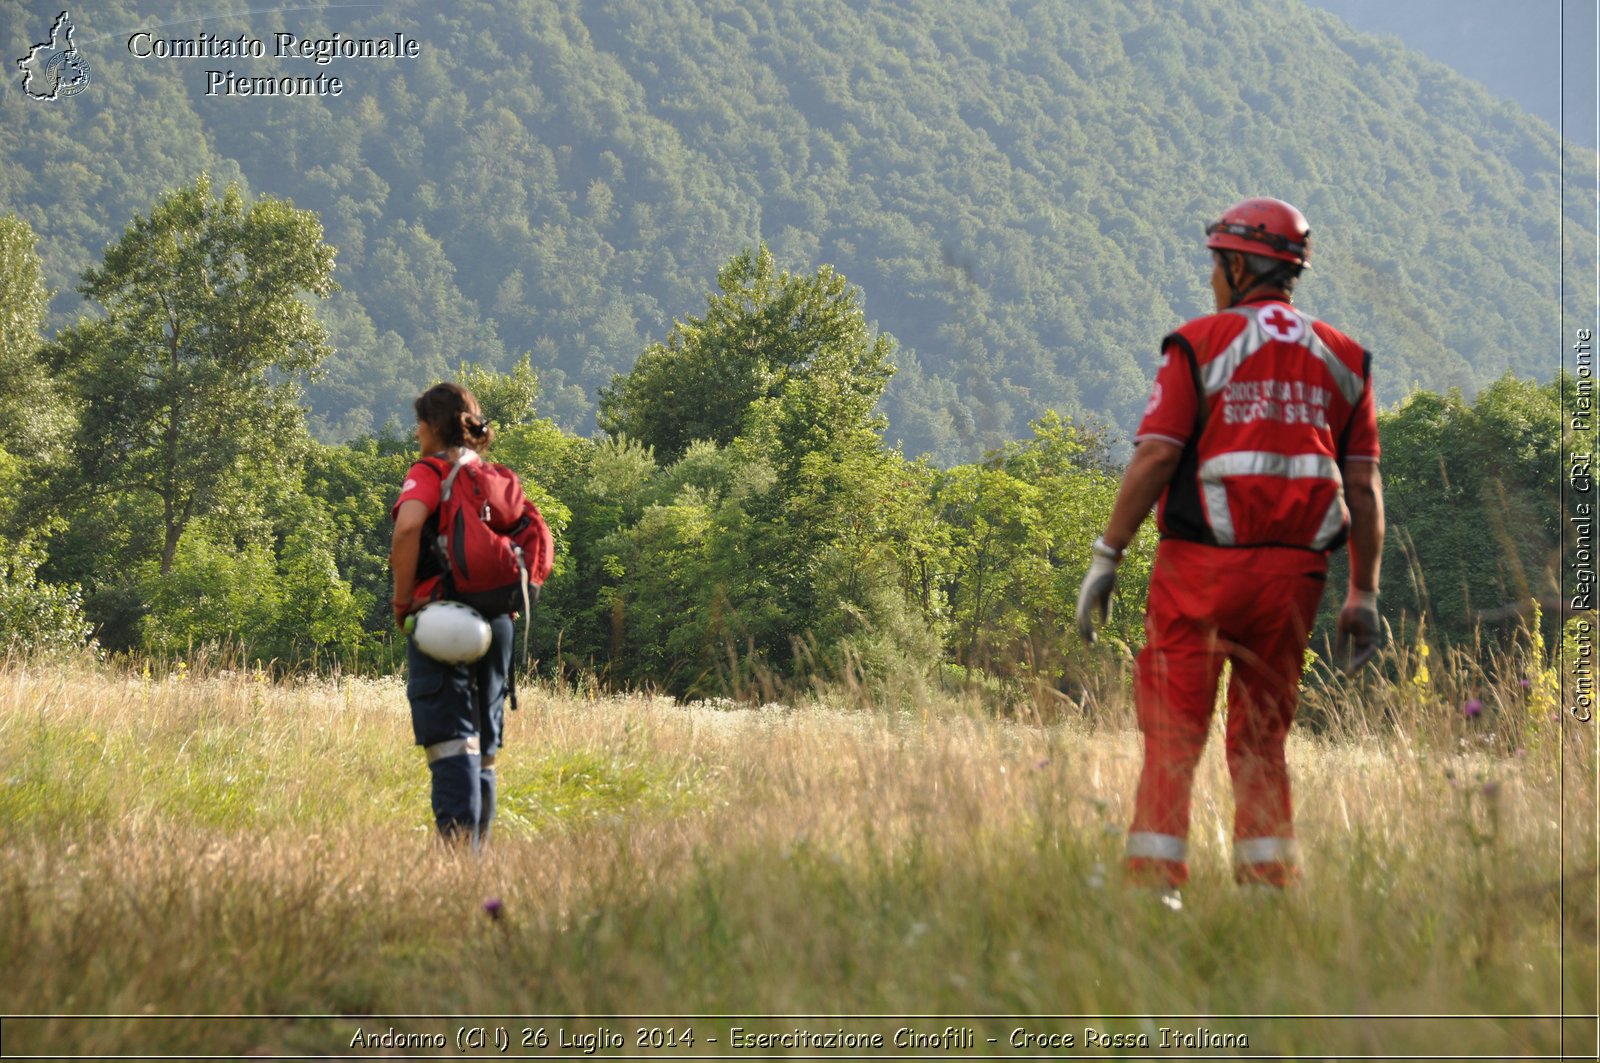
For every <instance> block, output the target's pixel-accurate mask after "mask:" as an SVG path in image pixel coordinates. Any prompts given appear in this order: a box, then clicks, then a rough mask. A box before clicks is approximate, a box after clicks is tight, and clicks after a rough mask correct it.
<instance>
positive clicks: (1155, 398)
mask: <svg viewBox="0 0 1600 1063" xmlns="http://www.w3.org/2000/svg"><path fill="white" fill-rule="evenodd" d="M1160 405H1161V381H1159V380H1157V381H1156V386H1155V390H1153V391H1151V392H1150V401H1149V402H1147V403H1145V404H1144V415H1145V416H1146V417H1149V416H1150V415H1151V414H1152V413H1155V412H1156V408H1157V407H1159V406H1160Z"/></svg>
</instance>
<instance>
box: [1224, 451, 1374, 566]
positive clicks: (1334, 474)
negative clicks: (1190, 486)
mask: <svg viewBox="0 0 1600 1063" xmlns="http://www.w3.org/2000/svg"><path fill="white" fill-rule="evenodd" d="M1225 476H1281V477H1283V478H1284V479H1288V480H1331V481H1333V483H1334V485H1335V486H1339V487H1342V486H1343V485H1344V479H1343V478H1342V477H1341V476H1340V475H1339V463H1338V462H1336V461H1334V460H1333V459H1332V458H1330V457H1328V456H1327V455H1326V454H1274V453H1273V452H1272V451H1270V450H1236V451H1233V452H1232V453H1229V454H1218V455H1217V456H1216V457H1214V458H1211V459H1210V460H1208V461H1206V462H1204V463H1202V464H1201V466H1200V489H1201V490H1202V491H1203V492H1204V493H1205V500H1206V520H1207V521H1208V522H1209V523H1210V525H1211V534H1212V535H1213V536H1215V537H1216V540H1217V545H1218V546H1232V545H1233V544H1234V543H1235V542H1236V541H1237V537H1236V536H1235V534H1234V530H1233V511H1232V510H1230V509H1229V508H1228V489H1227V487H1226V486H1225V485H1224V484H1223V477H1225ZM1344 517H1345V509H1344V499H1343V498H1342V497H1340V496H1338V495H1335V496H1334V500H1333V503H1332V505H1330V506H1329V507H1328V512H1327V513H1326V514H1324V515H1323V518H1322V526H1321V527H1320V528H1318V529H1317V538H1316V541H1315V542H1313V543H1312V545H1313V546H1315V547H1316V548H1318V549H1321V548H1322V547H1324V546H1326V545H1327V544H1328V543H1330V542H1332V541H1333V537H1334V536H1335V535H1337V534H1339V531H1340V530H1341V529H1342V528H1343V527H1344Z"/></svg>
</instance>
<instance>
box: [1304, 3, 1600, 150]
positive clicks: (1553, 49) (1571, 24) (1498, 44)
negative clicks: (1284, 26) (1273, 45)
mask: <svg viewBox="0 0 1600 1063" xmlns="http://www.w3.org/2000/svg"><path fill="white" fill-rule="evenodd" d="M1307 2H1308V3H1309V4H1311V5H1312V6H1313V7H1320V8H1324V9H1325V10H1328V11H1331V12H1333V13H1334V14H1336V15H1338V16H1339V17H1340V18H1342V19H1344V20H1345V21H1346V22H1348V23H1349V24H1350V25H1351V26H1353V27H1354V28H1356V29H1358V30H1362V31H1364V32H1367V33H1380V34H1391V35H1393V36H1396V37H1399V38H1400V39H1401V40H1402V41H1404V42H1405V43H1406V45H1407V46H1408V47H1411V48H1415V49H1416V50H1417V51H1419V52H1422V53H1423V54H1424V55H1427V56H1428V57H1429V58H1432V59H1436V60H1438V61H1439V62H1441V63H1445V64H1447V65H1449V66H1451V67H1454V68H1455V69H1456V70H1458V71H1460V72H1461V73H1462V74H1464V75H1466V76H1467V77H1470V78H1472V79H1473V80H1475V81H1477V82H1478V83H1479V84H1481V85H1483V86H1484V87H1485V88H1487V89H1489V91H1491V92H1493V93H1495V94H1496V95H1498V96H1503V97H1506V98H1507V99H1512V100H1515V101H1517V102H1518V103H1520V104H1522V106H1524V107H1526V108H1527V109H1528V110H1529V111H1531V112H1533V113H1534V114H1536V115H1538V116H1539V117H1540V118H1543V119H1545V120H1546V121H1547V122H1549V123H1550V124H1551V125H1553V126H1556V127H1557V128H1558V129H1562V130H1563V131H1564V132H1565V134H1566V136H1567V139H1568V140H1570V141H1572V142H1574V143H1576V144H1582V145H1585V146H1587V147H1591V148H1592V147H1594V146H1595V144H1596V141H1597V138H1596V132H1595V113H1596V111H1595V79H1596V60H1595V52H1596V46H1595V3H1594V0H1520V2H1517V3H1508V2H1507V0H1307ZM1563 58H1564V59H1565V70H1563V67H1562V63H1563ZM1563 80H1564V81H1565V91H1564V92H1563ZM1563 111H1564V112H1565V113H1564V114H1563Z"/></svg>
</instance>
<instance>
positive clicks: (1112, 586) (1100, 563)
mask: <svg viewBox="0 0 1600 1063" xmlns="http://www.w3.org/2000/svg"><path fill="white" fill-rule="evenodd" d="M1093 549H1094V560H1093V561H1091V562H1090V563H1089V571H1088V572H1087V573H1086V574H1085V575H1084V577H1083V586H1081V587H1079V588H1078V635H1079V636H1080V637H1082V639H1083V641H1085V642H1093V641H1094V640H1095V632H1094V625H1095V619H1094V613H1095V610H1097V609H1098V610H1099V611H1100V622H1101V623H1104V622H1105V621H1106V619H1107V618H1108V617H1110V615H1111V592H1112V591H1114V590H1116V589H1117V564H1118V563H1119V562H1120V561H1121V560H1122V551H1121V550H1113V549H1112V548H1111V547H1109V546H1107V545H1106V541H1105V539H1104V538H1100V539H1096V540H1095V541H1094V548H1093Z"/></svg>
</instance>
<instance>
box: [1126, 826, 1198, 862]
mask: <svg viewBox="0 0 1600 1063" xmlns="http://www.w3.org/2000/svg"><path fill="white" fill-rule="evenodd" d="M1128 856H1130V857H1135V858H1138V857H1144V858H1146V859H1150V860H1171V861H1172V862H1173V863H1175V864H1181V863H1183V862H1184V861H1185V860H1187V859H1188V858H1189V843H1188V842H1187V841H1186V840H1184V839H1183V838H1179V837H1178V836H1176V835H1173V834H1153V833H1151V832H1149V831H1132V832H1130V833H1129V834H1128Z"/></svg>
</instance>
